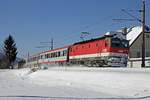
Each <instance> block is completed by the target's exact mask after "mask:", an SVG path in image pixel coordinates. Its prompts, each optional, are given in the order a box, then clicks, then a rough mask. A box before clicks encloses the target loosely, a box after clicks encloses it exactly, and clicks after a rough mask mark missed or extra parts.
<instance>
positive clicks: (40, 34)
mask: <svg viewBox="0 0 150 100" xmlns="http://www.w3.org/2000/svg"><path fill="white" fill-rule="evenodd" d="M140 8H141V0H0V44H1V46H2V45H3V41H4V39H5V38H6V37H7V36H8V35H9V34H11V35H12V36H13V37H14V39H15V41H16V44H17V47H18V52H19V54H18V56H20V57H25V56H27V54H28V52H29V53H30V54H33V53H36V52H39V51H42V50H46V49H48V48H41V49H38V48H36V47H37V46H41V45H47V44H40V42H46V41H50V39H51V38H53V39H54V47H55V48H56V47H62V46H65V45H69V44H71V43H74V42H77V41H81V39H80V33H81V32H89V33H90V35H89V36H88V37H87V38H94V37H98V36H101V35H102V34H104V33H106V32H107V31H111V30H117V29H120V28H122V27H130V26H133V25H140V23H138V22H137V21H132V22H130V21H125V22H121V23H117V22H114V21H112V19H115V18H129V19H131V18H130V17H129V16H128V15H126V14H125V13H123V12H122V11H121V9H126V10H134V11H132V12H131V13H132V14H133V15H135V16H137V17H140V13H139V12H137V11H136V10H139V9H140ZM149 9H150V0H146V10H147V14H146V18H147V20H146V24H148V25H150V20H149V18H150V13H149V12H150V11H149Z"/></svg>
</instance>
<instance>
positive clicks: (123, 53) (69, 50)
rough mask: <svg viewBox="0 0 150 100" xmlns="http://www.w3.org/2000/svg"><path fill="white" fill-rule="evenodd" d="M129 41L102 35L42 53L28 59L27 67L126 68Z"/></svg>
mask: <svg viewBox="0 0 150 100" xmlns="http://www.w3.org/2000/svg"><path fill="white" fill-rule="evenodd" d="M128 53H129V41H128V40H126V39H121V38H118V37H115V35H104V36H102V37H99V38H95V39H91V40H86V41H81V42H77V43H74V44H72V45H69V46H65V47H62V48H57V49H53V50H48V51H44V52H41V53H38V54H35V55H32V56H30V57H29V58H28V65H30V66H37V65H61V66H63V65H85V66H109V67H111V66H118V67H120V66H121V67H122V66H124V67H125V66H127V61H128Z"/></svg>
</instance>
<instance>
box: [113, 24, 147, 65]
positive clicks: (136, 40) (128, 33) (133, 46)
mask: <svg viewBox="0 0 150 100" xmlns="http://www.w3.org/2000/svg"><path fill="white" fill-rule="evenodd" d="M145 30H146V31H149V29H148V28H146V29H145ZM111 33H112V34H117V35H118V36H122V37H124V38H126V39H127V40H129V46H130V52H129V61H128V67H141V64H142V27H141V26H135V27H131V28H128V29H127V28H126V29H123V30H121V31H116V32H111ZM145 65H146V67H150V33H145Z"/></svg>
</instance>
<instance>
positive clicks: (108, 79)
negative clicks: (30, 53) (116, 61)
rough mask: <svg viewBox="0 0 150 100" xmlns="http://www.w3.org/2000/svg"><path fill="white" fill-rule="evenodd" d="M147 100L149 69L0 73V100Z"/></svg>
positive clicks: (55, 68)
mask: <svg viewBox="0 0 150 100" xmlns="http://www.w3.org/2000/svg"><path fill="white" fill-rule="evenodd" d="M99 99H100V100H101V99H102V100H111V99H114V100H116V99H117V100H122V99H125V100H131V99H134V100H137V99H147V100H148V99H150V69H148V68H147V69H146V68H145V69H144V68H143V69H142V68H141V69H135V68H87V67H82V68H81V67H70V68H69V67H51V68H49V69H48V70H38V71H36V72H33V73H30V70H29V69H20V70H17V69H15V70H0V100H99Z"/></svg>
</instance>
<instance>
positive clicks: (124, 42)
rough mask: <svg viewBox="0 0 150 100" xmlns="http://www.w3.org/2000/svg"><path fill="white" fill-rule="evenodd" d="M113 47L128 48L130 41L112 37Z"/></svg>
mask: <svg viewBox="0 0 150 100" xmlns="http://www.w3.org/2000/svg"><path fill="white" fill-rule="evenodd" d="M111 47H114V48H128V47H129V41H128V40H125V39H123V40H121V39H119V38H112V39H111Z"/></svg>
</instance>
